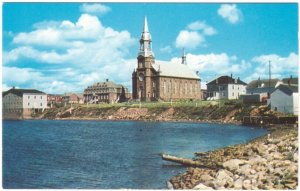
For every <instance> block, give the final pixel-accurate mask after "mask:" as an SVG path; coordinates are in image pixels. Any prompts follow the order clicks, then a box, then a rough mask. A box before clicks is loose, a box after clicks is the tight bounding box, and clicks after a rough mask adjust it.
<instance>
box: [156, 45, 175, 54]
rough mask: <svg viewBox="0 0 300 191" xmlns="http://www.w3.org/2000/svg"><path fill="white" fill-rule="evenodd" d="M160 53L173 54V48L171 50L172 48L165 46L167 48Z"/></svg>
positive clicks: (163, 48)
mask: <svg viewBox="0 0 300 191" xmlns="http://www.w3.org/2000/svg"><path fill="white" fill-rule="evenodd" d="M159 51H160V52H162V53H171V52H172V48H171V46H165V47H162V48H160V49H159Z"/></svg>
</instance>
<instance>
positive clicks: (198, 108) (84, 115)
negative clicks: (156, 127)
mask: <svg viewBox="0 0 300 191" xmlns="http://www.w3.org/2000/svg"><path fill="white" fill-rule="evenodd" d="M249 108H250V106H243V105H242V104H241V103H240V102H238V101H235V102H233V101H231V102H230V101H219V102H217V101H185V102H184V101H181V102H142V103H139V102H134V103H116V104H82V105H78V104H72V105H69V106H66V107H61V108H51V109H47V110H46V111H45V112H44V113H43V114H42V115H39V116H36V117H39V118H44V119H68V118H69V119H95V120H151V121H152V120H153V121H215V122H232V123H237V122H240V119H241V117H242V116H243V115H249V112H250V111H251V109H249Z"/></svg>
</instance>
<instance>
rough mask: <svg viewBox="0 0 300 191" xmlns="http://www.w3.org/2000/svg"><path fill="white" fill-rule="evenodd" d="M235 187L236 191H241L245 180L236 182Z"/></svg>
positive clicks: (240, 179)
mask: <svg viewBox="0 0 300 191" xmlns="http://www.w3.org/2000/svg"><path fill="white" fill-rule="evenodd" d="M233 186H234V189H237V190H241V189H242V188H243V179H242V178H239V179H237V180H236V181H235V182H234V184H233Z"/></svg>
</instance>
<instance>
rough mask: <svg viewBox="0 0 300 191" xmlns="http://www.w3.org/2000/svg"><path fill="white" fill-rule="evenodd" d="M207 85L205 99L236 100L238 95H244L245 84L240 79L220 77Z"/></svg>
mask: <svg viewBox="0 0 300 191" xmlns="http://www.w3.org/2000/svg"><path fill="white" fill-rule="evenodd" d="M206 85H207V93H206V94H207V99H208V100H218V99H238V98H239V96H240V95H244V94H246V85H247V84H246V83H245V82H243V81H242V80H240V78H236V79H234V78H232V76H231V77H229V76H221V77H219V78H217V79H214V80H212V81H210V82H209V83H207V84H206Z"/></svg>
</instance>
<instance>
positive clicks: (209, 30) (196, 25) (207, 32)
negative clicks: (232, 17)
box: [187, 21, 217, 36]
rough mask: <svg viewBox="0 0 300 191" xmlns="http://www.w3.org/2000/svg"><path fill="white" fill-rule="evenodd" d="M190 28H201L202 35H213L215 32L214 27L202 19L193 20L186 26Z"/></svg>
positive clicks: (195, 29)
mask: <svg viewBox="0 0 300 191" xmlns="http://www.w3.org/2000/svg"><path fill="white" fill-rule="evenodd" d="M187 28H188V29H190V30H194V31H197V30H202V31H203V34H204V35H208V36H211V35H214V34H216V33H217V31H216V29H214V28H213V27H211V26H209V25H207V24H206V23H205V22H204V21H195V22H193V23H191V24H189V25H188V27H187Z"/></svg>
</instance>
